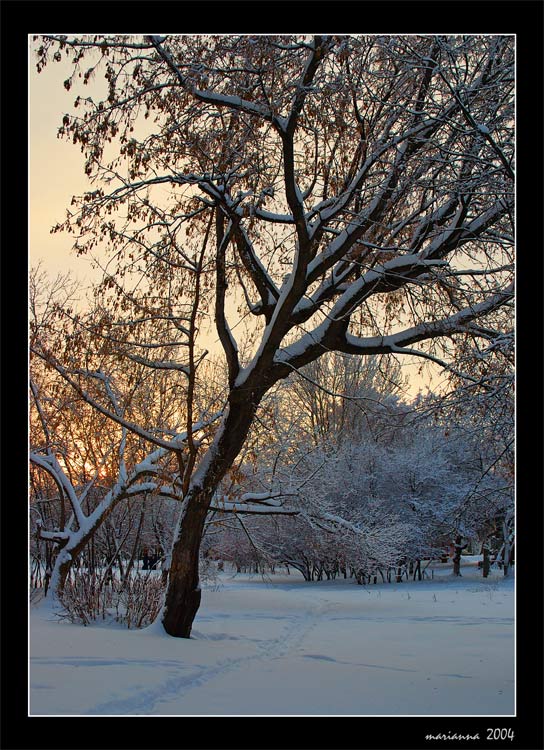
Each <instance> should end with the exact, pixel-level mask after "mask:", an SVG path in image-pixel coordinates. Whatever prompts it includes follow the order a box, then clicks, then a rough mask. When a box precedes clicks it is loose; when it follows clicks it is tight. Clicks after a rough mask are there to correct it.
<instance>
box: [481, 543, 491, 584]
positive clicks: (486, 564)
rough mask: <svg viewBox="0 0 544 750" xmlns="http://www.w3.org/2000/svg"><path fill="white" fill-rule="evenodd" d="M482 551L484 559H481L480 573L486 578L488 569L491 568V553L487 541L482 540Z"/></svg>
mask: <svg viewBox="0 0 544 750" xmlns="http://www.w3.org/2000/svg"><path fill="white" fill-rule="evenodd" d="M482 553H483V556H484V559H483V561H482V573H483V577H484V578H487V577H488V575H489V570H490V568H491V555H490V550H489V545H488V544H487V542H484V545H483V547H482Z"/></svg>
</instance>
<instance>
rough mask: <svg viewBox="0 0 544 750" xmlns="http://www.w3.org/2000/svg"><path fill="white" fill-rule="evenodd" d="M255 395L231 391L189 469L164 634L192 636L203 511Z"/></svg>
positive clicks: (241, 438) (248, 420)
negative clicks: (201, 451)
mask: <svg viewBox="0 0 544 750" xmlns="http://www.w3.org/2000/svg"><path fill="white" fill-rule="evenodd" d="M265 390H266V389H265ZM264 392H265V391H264V390H263V391H262V393H264ZM262 393H261V395H262ZM259 400H260V398H259V396H258V395H256V393H255V392H252V393H251V392H250V389H249V388H247V384H246V388H245V389H244V390H242V391H238V392H236V391H231V394H230V398H229V405H228V410H227V413H226V414H225V416H224V417H223V422H222V424H221V426H220V427H219V430H218V431H217V433H216V436H215V439H214V441H213V443H212V445H211V446H210V447H209V448H208V452H207V453H206V454H205V455H204V457H203V458H202V460H201V462H200V464H199V465H198V467H197V469H196V471H195V472H194V474H193V479H192V480H191V484H190V486H189V489H188V491H187V494H186V496H185V498H184V500H183V510H182V512H181V515H180V520H179V523H178V529H177V533H176V535H175V538H174V544H173V547H172V556H171V560H170V570H169V574H168V587H167V589H166V595H165V600H164V606H163V608H162V615H161V619H162V624H163V627H164V629H165V630H166V632H167V633H168V635H172V636H175V637H177V638H190V637H191V628H192V625H193V621H194V619H195V616H196V613H197V612H198V608H199V606H200V599H201V591H200V584H199V575H198V562H199V561H198V558H199V551H200V543H201V541H202V536H203V532H204V523H205V521H206V514H207V512H208V508H209V506H210V502H211V499H212V497H213V494H214V492H215V490H216V489H217V487H218V485H219V483H220V481H221V480H222V479H223V477H224V476H225V474H226V473H227V471H228V470H229V468H230V467H231V466H232V464H233V462H234V460H235V458H236V457H237V455H238V453H239V452H240V450H241V448H242V446H243V444H244V442H245V439H246V437H247V434H248V432H249V428H250V427H251V424H252V422H253V417H254V415H255V411H256V409H257V406H258V403H259Z"/></svg>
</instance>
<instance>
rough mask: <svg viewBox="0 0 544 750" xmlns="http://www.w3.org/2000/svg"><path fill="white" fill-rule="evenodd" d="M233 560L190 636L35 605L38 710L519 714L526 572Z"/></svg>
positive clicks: (34, 706)
mask: <svg viewBox="0 0 544 750" xmlns="http://www.w3.org/2000/svg"><path fill="white" fill-rule="evenodd" d="M463 572H464V574H463V577H462V578H456V579H454V578H453V577H451V576H450V575H449V574H445V573H444V572H442V575H439V576H438V577H435V579H434V580H432V581H421V582H403V583H401V584H378V585H373V586H368V587H362V586H357V585H355V584H354V583H353V582H352V581H344V580H343V579H342V580H336V581H323V582H315V583H307V582H305V581H303V580H302V578H301V577H299V575H298V574H297V573H292V574H291V575H289V576H287V575H274V576H271V577H268V578H267V579H265V580H263V579H262V578H261V577H259V576H247V575H238V576H235V577H232V576H231V574H229V573H225V574H223V575H222V576H221V579H220V585H219V586H218V587H211V588H204V590H203V598H202V606H201V609H200V611H199V614H198V615H197V619H196V621H195V626H194V630H193V637H192V638H191V639H190V640H186V639H173V638H170V637H168V636H166V635H165V634H164V632H163V631H162V629H161V628H160V626H157V625H152V626H150V627H149V628H146V629H145V630H142V631H132V630H126V629H124V628H120V627H119V626H115V625H111V624H97V625H92V626H89V627H82V626H78V625H72V624H69V623H65V622H58V621H57V620H56V618H54V616H53V615H52V613H51V612H50V610H49V609H48V608H47V607H46V606H44V605H43V604H42V606H38V607H33V608H32V610H31V616H30V709H29V713H30V715H51V714H54V715H74V714H76V715H116V716H119V715H163V716H165V715H216V716H224V715H227V716H240V715H263V716H270V715H332V716H337V715H441V716H444V715H512V714H513V713H514V581H513V579H512V578H507V579H504V578H503V577H502V576H501V575H494V576H493V577H490V578H488V579H487V580H485V579H483V578H482V577H481V573H479V572H476V571H475V570H474V569H472V570H471V569H469V568H467V569H464V571H463Z"/></svg>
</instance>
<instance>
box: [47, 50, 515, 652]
mask: <svg viewBox="0 0 544 750" xmlns="http://www.w3.org/2000/svg"><path fill="white" fill-rule="evenodd" d="M36 41H37V60H38V63H37V64H38V69H39V70H41V69H42V67H43V66H44V65H45V64H46V63H47V62H48V61H50V60H56V61H59V60H61V59H62V58H63V56H66V58H67V59H68V60H69V61H71V63H72V66H73V72H72V75H71V76H70V77H69V78H68V79H67V80H66V81H65V82H64V86H65V88H67V89H71V88H73V89H74V91H75V90H76V89H77V87H78V86H79V85H80V83H83V84H88V86H89V93H90V95H88V96H84V95H82V94H80V93H78V96H77V99H76V101H75V107H76V109H74V111H73V112H72V113H68V114H66V115H65V116H64V119H63V124H62V127H61V134H63V135H64V136H66V137H68V138H70V139H71V140H72V141H73V142H74V143H75V144H78V145H79V146H80V147H81V150H82V152H83V154H84V156H85V171H86V173H87V174H88V176H89V178H90V179H91V180H92V182H93V185H92V186H91V187H92V189H91V190H89V192H87V193H86V194H85V195H84V196H81V197H80V198H74V200H73V207H72V208H71V209H70V211H69V212H68V216H67V219H66V221H65V222H63V224H60V225H59V226H58V227H56V229H58V230H60V229H65V230H68V231H71V232H74V234H75V247H76V249H77V251H78V252H79V253H80V254H81V253H98V254H97V255H96V257H97V258H104V260H101V261H100V262H102V263H103V266H104V284H103V286H102V288H101V289H99V290H97V294H101V295H102V301H101V304H102V305H104V309H105V308H106V307H107V309H108V314H107V315H104V316H102V317H101V319H100V321H99V322H97V321H95V322H94V323H92V321H91V322H90V323H89V322H87V324H86V325H87V330H89V325H90V326H91V327H92V326H93V325H94V328H93V330H94V333H95V342H96V347H97V348H98V347H100V351H102V352H104V353H105V354H108V355H111V356H112V357H115V359H116V361H117V362H118V361H120V360H123V359H124V360H125V361H129V362H132V363H134V362H136V363H138V364H139V365H141V366H143V367H147V368H150V370H161V371H166V372H168V371H170V372H172V375H173V376H175V377H176V379H177V378H178V377H179V373H180V372H183V373H184V375H185V376H186V387H184V388H179V401H180V404H179V414H180V419H182V420H183V422H184V423H185V425H184V426H185V430H184V431H183V432H184V436H185V437H186V442H187V445H186V446H185V447H184V452H183V455H181V450H180V445H179V442H176V438H175V436H174V437H172V432H170V433H169V434H165V432H164V428H163V427H162V426H160V425H159V429H156V428H157V426H156V425H155V426H154V427H155V429H151V428H149V426H147V427H145V428H144V427H143V426H136V425H135V424H134V423H132V422H131V423H130V424H129V423H127V421H126V420H124V419H123V418H122V417H120V415H119V414H116V413H115V412H114V411H113V410H112V409H111V406H110V407H109V406H108V404H107V400H106V397H107V394H104V400H103V401H101V400H100V397H99V396H98V395H95V396H90V395H89V391H88V390H86V387H85V382H86V380H87V375H89V377H94V378H95V379H96V373H93V372H91V371H89V372H88V373H87V372H86V371H85V366H84V364H81V363H80V364H79V366H77V364H76V363H74V361H73V360H72V361H70V359H69V356H68V358H67V359H66V358H65V359H64V360H63V356H62V352H56V353H55V355H54V356H53V354H52V353H51V352H48V353H45V352H41V354H42V356H44V357H45V358H47V359H48V360H49V362H53V363H54V364H55V366H56V367H57V368H58V371H59V372H61V373H62V374H63V376H64V377H65V378H66V379H68V380H69V381H70V382H71V383H72V384H73V386H74V387H75V388H76V390H78V392H79V393H80V395H82V396H83V397H84V398H86V400H87V401H88V403H93V404H94V405H95V406H96V408H98V409H99V410H101V411H102V413H103V414H108V415H109V416H110V417H111V418H112V419H113V420H114V421H117V422H118V423H119V424H121V425H122V426H123V427H124V428H126V429H129V430H131V429H136V430H137V434H139V435H140V437H142V438H144V439H146V440H149V442H151V443H154V444H155V447H156V446H159V447H160V448H161V449H164V450H170V451H172V452H173V453H174V454H176V455H178V458H179V473H180V477H179V482H178V484H177V487H178V491H179V494H180V498H181V499H182V503H183V504H182V511H181V514H180V520H179V524H178V527H177V530H176V532H175V535H174V544H173V549H172V557H171V567H170V574H169V581H168V588H167V593H166V599H165V603H164V607H163V610H162V614H161V617H162V622H163V625H164V628H165V630H166V631H167V632H168V633H169V634H171V635H174V636H181V637H189V635H190V632H191V626H192V623H193V620H194V617H195V614H196V612H197V610H198V607H199V604H200V588H199V577H198V552H199V546H200V542H201V537H202V531H203V527H204V523H205V519H206V515H207V513H208V510H209V508H210V504H211V503H212V500H213V498H214V494H215V493H216V490H217V488H218V486H219V485H220V483H221V481H222V479H223V478H224V477H225V475H226V474H227V472H229V470H231V468H232V466H233V463H234V462H235V460H236V458H237V456H238V455H239V453H240V451H241V449H242V447H243V446H244V442H245V440H246V438H247V436H248V433H249V431H250V429H251V427H252V424H253V423H254V420H255V419H256V418H258V409H259V406H260V404H261V402H262V400H263V397H264V395H265V394H266V393H267V392H268V391H269V390H270V389H271V388H272V387H273V386H274V385H275V384H276V383H278V381H280V380H282V379H284V378H287V377H288V376H289V375H290V374H291V373H293V372H294V371H298V370H299V369H300V368H301V367H303V366H305V365H308V364H309V363H311V362H313V361H315V360H317V359H318V358H319V357H320V356H321V355H322V354H323V353H325V352H329V351H337V352H344V353H348V354H356V355H362V356H367V355H375V354H393V355H399V356H400V355H410V356H419V357H423V358H425V359H429V360H431V361H433V362H435V363H438V364H440V365H441V366H443V367H446V368H448V369H450V370H452V369H453V370H454V371H455V372H456V375H457V376H458V377H463V373H462V372H459V368H457V367H456V363H455V361H454V359H452V356H451V355H452V354H453V353H454V352H455V351H458V350H459V342H460V341H463V340H465V339H470V338H479V339H482V340H485V341H486V342H487V343H488V346H493V345H496V344H497V345H498V343H497V342H500V340H501V337H503V336H504V334H505V333H508V331H505V330H504V327H502V326H501V327H496V326H495V325H494V323H495V322H496V321H501V323H502V322H503V321H504V319H506V324H507V326H510V327H511V316H509V315H507V316H497V315H496V314H495V313H496V311H497V310H498V309H499V308H504V307H505V306H508V305H510V304H511V303H512V300H513V280H512V279H513V258H512V248H513V238H512V232H513V204H514V185H513V179H514V173H513V144H514V138H513V89H514V71H513V60H514V50H513V39H512V38H511V37H505V36H470V37H460V36H459V37H455V36H432V37H431V36H410V37H391V36H372V37H365V36H358V37H350V36H316V37H313V38H310V37H304V36H256V37H254V36H213V37H205V36H198V37H197V36H180V37H178V36H161V37H158V36H147V37H126V36H111V37H96V36H88V37H78V38H74V37H64V36H43V37H40V38H39V39H38V38H36ZM100 76H103V77H104V78H105V81H106V88H105V91H104V93H103V94H102V93H101V91H100V87H99V86H98V82H99V77H100ZM102 80H103V79H102ZM93 81H94V83H93ZM97 89H98V93H96V90H97ZM82 91H83V89H82ZM248 319H250V320H253V324H252V325H251V326H247V325H245V329H246V332H247V337H246V339H245V342H244V346H243V347H242V346H240V340H239V337H237V335H236V334H237V332H238V331H239V330H241V329H243V328H244V327H243V326H242V328H240V327H239V323H240V322H241V321H243V322H244V324H246V323H247V320H248ZM150 321H151V323H150ZM234 323H236V326H235V325H234ZM211 324H213V326H212V325H211ZM211 327H213V329H214V332H213V333H212V334H210V328H211ZM144 330H145V332H146V335H145V336H143V337H140V334H141V332H142V331H144ZM151 335H152V336H154V337H155V339H156V340H155V341H153V340H152V339H151V338H150V336H151ZM210 336H211V338H210ZM214 338H215V339H217V341H218V342H220V344H221V347H222V350H223V355H224V362H225V367H226V370H227V372H228V388H227V392H226V394H225V400H224V405H223V409H222V415H221V417H220V423H219V426H218V427H217V429H215V430H214V431H212V432H209V433H208V434H207V435H206V436H205V437H204V438H202V439H201V437H200V436H199V434H198V433H197V434H196V435H195V437H194V438H193V434H194V429H193V426H192V425H193V423H194V422H195V421H196V420H197V419H198V416H199V410H200V409H199V406H198V405H197V403H196V399H197V396H196V394H197V392H198V389H197V388H196V384H197V379H198V377H199V366H200V365H201V363H202V360H203V357H204V356H205V349H206V348H209V347H210V342H211V343H213V340H214ZM159 351H160V353H161V356H159V357H157V356H155V354H156V353H157V352H159ZM165 351H167V352H168V355H167V356H164V352H165ZM66 354H67V355H68V354H69V352H67V353H66ZM467 376H468V377H472V378H473V379H474V375H473V374H472V375H471V374H468V375H467ZM484 387H485V384H484ZM200 411H201V410H200ZM161 429H162V430H163V433H162V435H161V432H160V431H161Z"/></svg>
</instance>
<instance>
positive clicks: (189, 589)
mask: <svg viewBox="0 0 544 750" xmlns="http://www.w3.org/2000/svg"><path fill="white" fill-rule="evenodd" d="M199 494H200V493H199ZM199 494H196V493H195V494H193V495H191V494H190V495H189V496H188V497H187V498H186V501H185V502H186V506H185V509H184V513H183V518H182V520H181V522H180V527H179V534H178V538H177V540H176V542H175V543H174V546H173V548H172V556H171V561H170V570H169V573H168V588H167V591H166V597H165V606H164V609H163V615H162V624H163V627H164V629H165V630H166V632H167V633H168V634H169V635H173V636H177V637H178V638H190V636H191V629H192V626H193V621H194V619H195V617H196V613H197V612H198V608H199V607H200V599H201V590H200V583H199V577H198V562H199V560H198V558H199V551H200V542H201V540H202V533H203V530H204V522H205V520H206V513H207V511H208V505H209V500H208V502H206V500H207V498H206V497H205V496H199Z"/></svg>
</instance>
